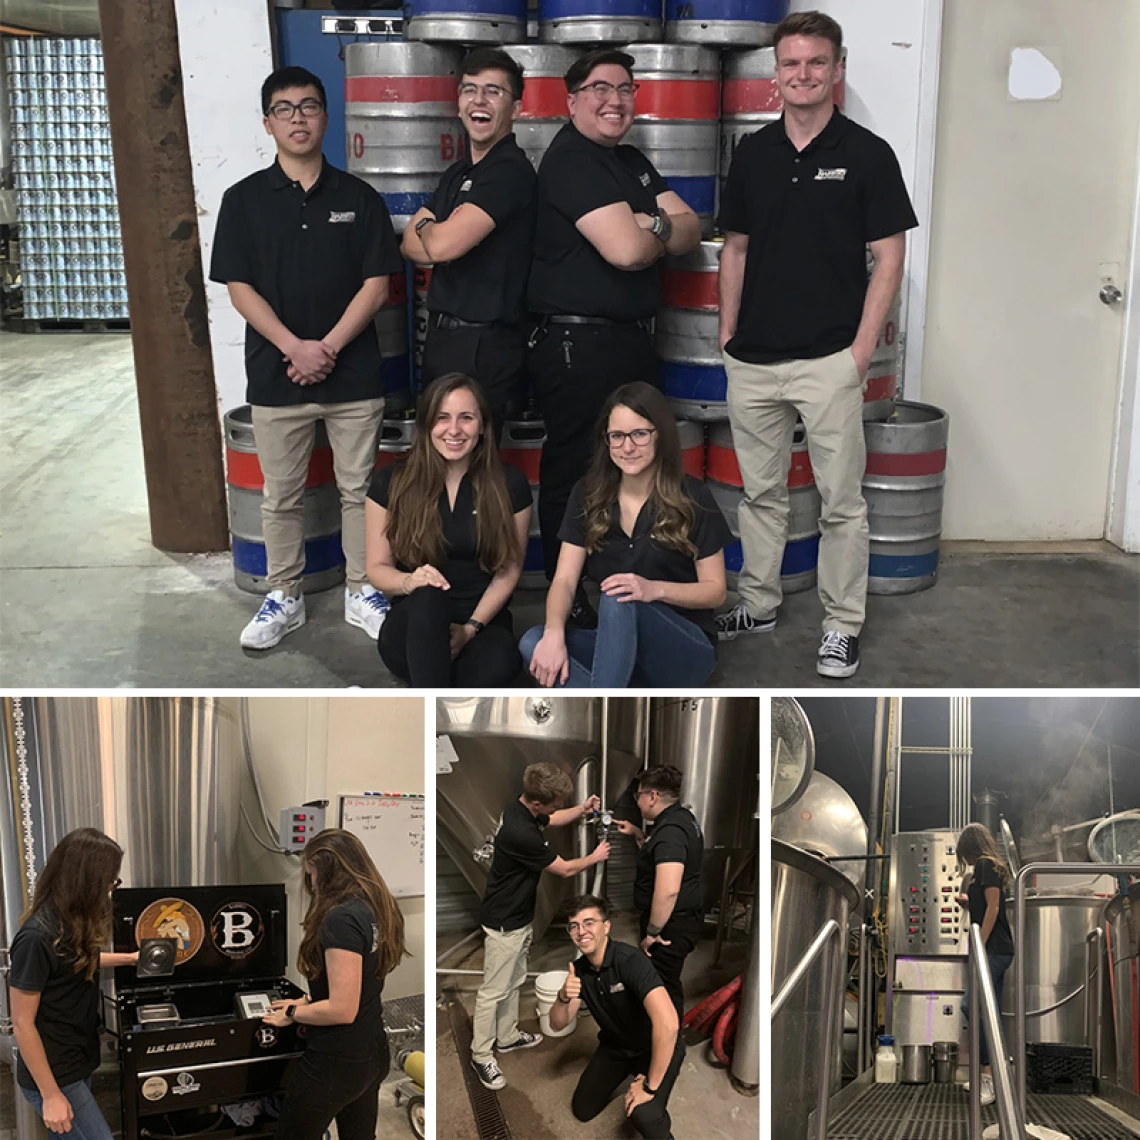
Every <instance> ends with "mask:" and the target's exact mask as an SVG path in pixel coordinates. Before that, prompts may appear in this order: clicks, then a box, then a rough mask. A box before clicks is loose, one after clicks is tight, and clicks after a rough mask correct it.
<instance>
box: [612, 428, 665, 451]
mask: <svg viewBox="0 0 1140 1140" xmlns="http://www.w3.org/2000/svg"><path fill="white" fill-rule="evenodd" d="M656 430H657V429H656V428H634V429H633V431H608V432H606V442H607V443H608V444H609V445H610V447H624V446H625V441H626V440H627V439H632V440H633V442H634V443H635V444H636V445H637V446H638V447H644V446H645V445H646V444H647V443H648V442H649V441H650V440H651V439H652V438H653V433H654V432H655V431H656Z"/></svg>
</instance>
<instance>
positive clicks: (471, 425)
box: [365, 372, 532, 688]
mask: <svg viewBox="0 0 1140 1140" xmlns="http://www.w3.org/2000/svg"><path fill="white" fill-rule="evenodd" d="M531 505H532V500H531V494H530V487H529V485H528V484H527V481H526V478H525V476H524V475H523V474H522V472H521V471H518V470H517V469H515V468H514V467H510V466H508V465H506V464H504V463H502V462H501V460H500V459H499V449H498V447H497V446H496V441H495V439H494V432H493V428H492V420H491V410H490V407H489V406H488V404H487V398H486V396H484V394H483V391H482V389H480V387H479V385H478V384H476V383H475V381H474V380H472V379H471V378H470V377H469V376H464V375H462V374H460V373H458V372H451V373H448V374H447V375H445V376H439V377H437V378H436V379H435V380H433V381H432V382H431V383H430V384H429V385H428V386H427V387H426V388H425V389H424V392H423V395H422V396H421V397H420V401H419V405H418V407H417V409H416V431H415V435H414V436H413V438H412V447H411V450H410V451H409V452H408V454H407V456H406V457H405V458H403V459H402V460H400V461H398V462H397V463H395V464H393V465H392V466H391V467H386V468H384V469H383V470H381V471H378V472H377V473H376V476H375V478H374V479H373V481H372V488H371V490H370V491H369V492H368V501H367V503H366V504H365V545H366V550H367V561H368V579H369V581H370V582H371V583H372V584H373V585H374V586H375V587H376V588H377V589H378V590H381V591H383V593H385V594H386V595H387V596H388V597H389V598H390V599H391V600H392V609H391V612H390V613H389V614H388V617H387V619H386V620H385V622H384V625H383V627H382V628H381V630H380V656H381V658H382V659H383V661H384V664H385V665H387V666H388V668H389V669H390V670H391V671H392V672H393V673H395V674H396V676H397V677H400V678H402V679H403V680H405V681H408V682H410V683H411V684H412V685H415V686H416V687H418V688H446V687H449V686H451V685H460V686H472V685H479V686H480V687H493V686H498V685H506V684H509V683H510V682H511V681H512V680H513V679H514V677H515V675H516V674H517V673H518V672H519V669H520V667H521V664H522V662H521V660H520V658H519V653H518V648H517V647H516V645H515V639H514V631H513V628H512V626H511V615H510V611H509V610H508V609H507V603H508V602H509V601H510V599H511V594H512V593H513V592H514V588H515V585H516V583H517V582H518V580H519V574H520V573H521V572H522V561H523V551H524V550H525V548H526V540H527V531H528V530H529V528H530V512H531Z"/></svg>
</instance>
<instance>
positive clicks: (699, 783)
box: [649, 697, 760, 909]
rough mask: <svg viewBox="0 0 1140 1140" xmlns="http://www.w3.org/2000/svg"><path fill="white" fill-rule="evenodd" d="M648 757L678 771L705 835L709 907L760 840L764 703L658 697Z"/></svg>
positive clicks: (652, 706) (684, 793)
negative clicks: (727, 877) (729, 874)
mask: <svg viewBox="0 0 1140 1140" xmlns="http://www.w3.org/2000/svg"><path fill="white" fill-rule="evenodd" d="M649 707H650V713H649V762H650V764H651V765H653V766H656V765H663V764H672V765H674V766H675V767H677V768H679V769H680V770H681V773H682V776H683V779H682V783H681V803H683V804H685V805H686V806H687V807H689V808H691V809H692V812H693V814H694V815H695V816H696V817H697V822H698V823H699V824H700V825H701V832H702V833H703V835H704V840H705V858H704V863H703V865H702V875H701V877H702V881H703V884H704V893H705V907H706V909H710V908H711V907H712V905H713V904H714V903H715V902H716V901H717V900H718V899H719V898H720V895H721V890H722V886H723V883H724V879H725V874H726V871H728V870H729V869H730V868H732V867H734V865H735V860H736V859H737V858H738V857H739V856H743V855H747V854H748V853H750V852H751V851H752V849H753V847H754V845H755V842H756V840H755V834H756V828H755V823H754V816H755V813H756V811H757V807H758V805H759V797H760V705H759V702H758V701H756V700H755V699H754V698H751V697H685V698H677V697H654V698H652V699H651V700H650V702H649Z"/></svg>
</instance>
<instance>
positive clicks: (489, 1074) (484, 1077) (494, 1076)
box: [471, 1057, 507, 1090]
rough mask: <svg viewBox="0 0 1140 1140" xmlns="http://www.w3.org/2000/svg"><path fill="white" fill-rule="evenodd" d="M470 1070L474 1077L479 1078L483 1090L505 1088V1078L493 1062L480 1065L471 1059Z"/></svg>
mask: <svg viewBox="0 0 1140 1140" xmlns="http://www.w3.org/2000/svg"><path fill="white" fill-rule="evenodd" d="M471 1068H473V1069H474V1070H475V1075H476V1076H477V1077H478V1078H479V1083H480V1084H481V1085H482V1086H483V1087H484V1088H485V1089H491V1090H495V1089H503V1088H506V1087H507V1078H506V1077H504V1076H503V1070H502V1069H500V1068H499V1066H498V1065H496V1064H495V1062H494V1061H488V1062H487V1063H486V1064H485V1065H480V1064H479V1062H478V1061H476V1060H475V1058H474V1057H472V1058H471Z"/></svg>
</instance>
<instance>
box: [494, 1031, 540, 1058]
mask: <svg viewBox="0 0 1140 1140" xmlns="http://www.w3.org/2000/svg"><path fill="white" fill-rule="evenodd" d="M542 1040H543V1038H542V1034H541V1033H527V1032H525V1030H522V1029H520V1030H519V1035H518V1036H517V1037H516V1038H515V1039H514V1040H513V1041H512V1042H511V1043H510V1044H509V1045H500V1044H499V1043H498V1041H496V1042H495V1052H496V1053H513V1052H515V1050H516V1049H533V1048H534V1047H535V1046H536V1045H541V1044H542Z"/></svg>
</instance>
